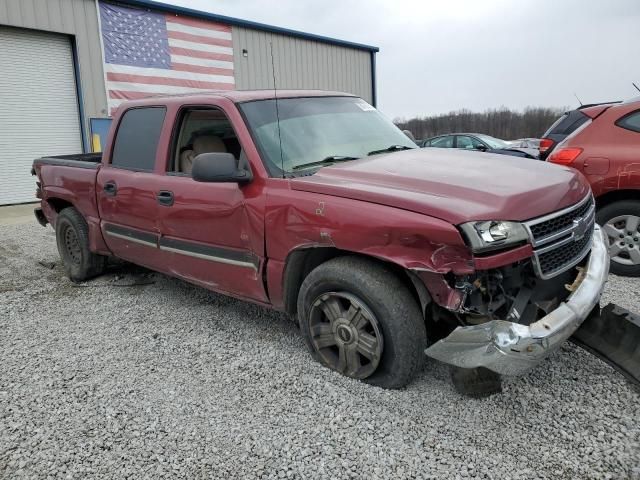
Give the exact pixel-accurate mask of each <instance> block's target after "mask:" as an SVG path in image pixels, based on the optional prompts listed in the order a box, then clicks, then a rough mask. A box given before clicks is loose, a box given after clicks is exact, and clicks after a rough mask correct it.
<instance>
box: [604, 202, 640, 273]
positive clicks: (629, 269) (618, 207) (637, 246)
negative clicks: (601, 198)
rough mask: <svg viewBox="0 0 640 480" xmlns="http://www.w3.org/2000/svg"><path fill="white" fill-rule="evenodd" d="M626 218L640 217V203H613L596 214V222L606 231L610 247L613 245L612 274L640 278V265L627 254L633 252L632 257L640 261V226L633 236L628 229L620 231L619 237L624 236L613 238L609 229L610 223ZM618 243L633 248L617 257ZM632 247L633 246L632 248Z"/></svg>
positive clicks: (618, 223)
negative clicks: (615, 252)
mask: <svg viewBox="0 0 640 480" xmlns="http://www.w3.org/2000/svg"><path fill="white" fill-rule="evenodd" d="M624 217H640V201H638V200H620V201H618V202H613V203H610V204H608V205H605V206H604V207H602V208H601V209H599V210H598V211H597V213H596V221H597V222H598V224H599V225H601V226H602V227H603V228H604V229H605V232H606V233H607V235H608V237H609V243H610V245H612V248H611V250H610V253H611V264H610V271H611V273H615V274H616V275H622V276H626V277H639V276H640V263H635V264H633V263H634V260H633V259H632V257H631V256H630V255H629V253H627V252H629V251H631V253H632V255H633V256H635V258H636V259H640V226H638V227H637V228H636V229H635V231H632V232H631V234H629V232H628V231H627V230H626V228H622V229H620V232H619V235H622V237H619V236H617V237H616V236H612V235H611V232H612V230H610V229H608V228H607V224H610V222H613V221H614V220H615V219H622V218H624ZM623 223H625V222H624V221H623V222H615V223H612V224H611V225H612V226H614V225H617V226H618V227H620V226H622V224H623ZM625 225H626V223H625ZM614 228H615V227H614ZM616 243H617V244H618V245H624V247H623V248H625V249H629V248H631V250H627V252H625V251H622V252H620V253H618V254H617V255H615V254H614V251H613V248H614V247H617V246H616V245H615V244H616ZM630 245H632V246H631V247H630ZM624 263H629V264H624Z"/></svg>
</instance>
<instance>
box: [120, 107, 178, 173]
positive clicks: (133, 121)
mask: <svg viewBox="0 0 640 480" xmlns="http://www.w3.org/2000/svg"><path fill="white" fill-rule="evenodd" d="M165 112H166V109H165V108H164V107H147V108H132V109H131V110H128V111H126V112H125V114H124V115H123V116H122V120H121V121H120V125H119V126H118V132H117V133H116V139H115V142H114V144H113V154H112V155H111V165H113V166H114V167H120V168H126V169H130V170H142V171H151V170H153V167H154V165H155V161H156V150H157V148H158V140H159V138H160V131H161V130H162V123H163V122H164V115H165Z"/></svg>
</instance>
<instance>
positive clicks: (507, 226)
mask: <svg viewBox="0 0 640 480" xmlns="http://www.w3.org/2000/svg"><path fill="white" fill-rule="evenodd" d="M460 229H461V230H462V232H463V233H464V234H465V236H466V238H467V242H468V243H469V246H470V247H471V249H472V250H473V251H474V252H486V251H489V250H496V249H499V248H504V247H508V246H515V245H516V244H518V243H523V242H526V241H527V240H528V238H529V235H528V234H527V231H526V229H525V228H524V226H523V225H522V224H521V223H518V222H505V221H499V220H487V221H482V222H469V223H463V224H462V225H460Z"/></svg>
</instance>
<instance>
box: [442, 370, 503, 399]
mask: <svg viewBox="0 0 640 480" xmlns="http://www.w3.org/2000/svg"><path fill="white" fill-rule="evenodd" d="M450 368H451V382H452V383H453V386H454V387H455V389H456V391H457V392H458V393H460V394H462V395H466V396H468V397H474V398H483V397H488V396H490V395H493V394H495V393H500V392H502V380H501V378H500V375H499V374H497V373H495V372H492V371H491V370H489V369H487V368H483V367H478V368H460V367H454V366H451V367H450Z"/></svg>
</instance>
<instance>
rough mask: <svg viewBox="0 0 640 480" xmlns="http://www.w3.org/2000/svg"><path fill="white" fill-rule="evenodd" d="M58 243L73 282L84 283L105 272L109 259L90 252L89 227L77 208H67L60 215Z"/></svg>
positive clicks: (58, 219) (57, 230)
mask: <svg viewBox="0 0 640 480" xmlns="http://www.w3.org/2000/svg"><path fill="white" fill-rule="evenodd" d="M56 242H57V244H58V253H60V258H62V263H63V265H64V269H65V271H66V272H67V275H68V276H69V278H70V279H71V281H73V282H82V281H84V280H88V279H89V278H92V277H95V276H97V275H100V274H101V273H102V272H104V269H105V266H106V263H107V259H106V257H104V256H102V255H96V254H95V253H93V252H91V250H89V227H88V225H87V222H86V221H85V219H84V218H83V217H82V215H81V214H80V212H78V210H76V209H75V208H73V207H67V208H65V209H64V210H62V211H61V212H60V213H59V214H58V218H57V219H56Z"/></svg>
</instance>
